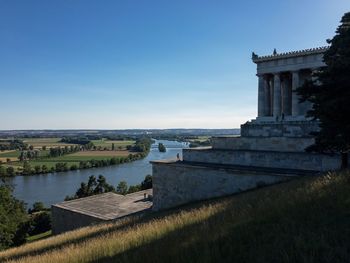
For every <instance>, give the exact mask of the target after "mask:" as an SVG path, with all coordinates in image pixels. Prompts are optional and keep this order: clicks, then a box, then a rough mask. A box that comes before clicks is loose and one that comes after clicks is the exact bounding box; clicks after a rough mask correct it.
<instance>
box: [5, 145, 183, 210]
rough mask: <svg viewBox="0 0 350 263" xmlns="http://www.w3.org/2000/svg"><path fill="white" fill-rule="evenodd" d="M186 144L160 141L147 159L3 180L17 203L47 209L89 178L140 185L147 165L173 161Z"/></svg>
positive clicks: (74, 190)
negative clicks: (41, 205)
mask: <svg viewBox="0 0 350 263" xmlns="http://www.w3.org/2000/svg"><path fill="white" fill-rule="evenodd" d="M159 142H162V143H163V144H164V145H165V146H166V148H167V151H166V152H165V153H160V152H159V151H158V143H159ZM187 147H188V145H187V144H185V143H178V142H174V141H166V140H160V141H155V143H153V144H152V145H151V149H150V151H149V153H148V154H147V156H145V157H144V158H142V159H138V160H136V161H132V162H128V163H121V164H118V165H110V166H104V167H95V168H90V169H81V170H74V171H67V172H59V173H56V172H54V173H49V174H38V175H31V176H15V177H10V178H7V179H6V180H7V181H8V182H9V183H10V184H12V185H14V195H15V196H16V198H18V199H19V200H23V201H24V202H26V203H27V206H28V207H30V206H32V205H33V203H35V202H37V201H40V202H43V203H44V204H45V206H47V207H49V206H51V204H55V203H58V202H61V201H63V200H64V198H65V196H67V195H73V194H74V193H75V192H76V190H77V189H78V188H79V187H80V183H81V182H86V181H87V180H88V179H89V176H90V175H95V176H98V175H103V176H104V177H105V178H106V180H107V182H109V183H110V184H112V185H113V186H115V187H116V186H117V185H118V184H119V182H120V181H125V182H126V183H127V184H128V185H137V184H140V183H141V182H142V181H143V180H144V178H145V176H146V175H148V174H152V167H151V165H150V163H149V162H150V161H152V160H160V159H172V158H173V159H174V158H176V156H177V154H180V156H181V153H182V149H183V148H187Z"/></svg>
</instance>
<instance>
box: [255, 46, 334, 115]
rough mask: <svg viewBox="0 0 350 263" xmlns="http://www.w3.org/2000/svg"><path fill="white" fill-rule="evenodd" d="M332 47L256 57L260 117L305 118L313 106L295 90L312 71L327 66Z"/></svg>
mask: <svg viewBox="0 0 350 263" xmlns="http://www.w3.org/2000/svg"><path fill="white" fill-rule="evenodd" d="M327 48H328V47H320V48H313V49H307V50H301V51H294V52H288V53H281V54H277V52H276V51H274V53H273V54H272V55H269V56H261V57H260V56H258V55H256V54H254V53H253V55H252V60H253V62H254V63H256V64H257V76H258V78H259V82H258V83H259V84H258V119H261V120H272V119H275V120H276V119H277V120H278V119H279V118H285V119H287V120H288V119H289V120H297V119H303V118H304V116H305V114H306V112H307V111H308V110H309V109H310V106H311V105H310V104H309V103H299V98H298V95H297V94H296V92H295V90H296V89H297V88H298V87H300V86H301V85H302V84H303V83H304V81H305V80H308V79H311V78H312V73H313V72H314V71H317V70H318V69H319V68H321V67H324V66H325V64H324V62H323V53H324V51H325V50H327Z"/></svg>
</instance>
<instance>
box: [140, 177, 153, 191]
mask: <svg viewBox="0 0 350 263" xmlns="http://www.w3.org/2000/svg"><path fill="white" fill-rule="evenodd" d="M151 188H152V175H150V174H148V175H146V177H145V180H143V181H142V183H141V189H142V190H146V189H151Z"/></svg>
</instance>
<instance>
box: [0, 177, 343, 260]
mask: <svg viewBox="0 0 350 263" xmlns="http://www.w3.org/2000/svg"><path fill="white" fill-rule="evenodd" d="M6 259H9V260H16V259H17V260H18V261H19V262H38V263H39V262H43V263H44V262H50V263H54V262H60V263H64V262H143V263H145V262H167V263H169V262H239V263H242V262H266V263H273V262H293V263H294V262H305V263H306V262H315V263H316V262H317V263H320V262H349V259H350V173H343V174H341V175H335V174H330V175H327V176H323V177H320V178H302V179H298V180H294V181H291V182H288V183H284V184H279V185H275V186H271V187H266V188H261V189H259V190H256V191H251V192H246V193H243V194H240V195H236V196H231V197H227V198H220V199H217V200H212V201H207V202H201V203H197V204H192V205H188V206H185V207H182V208H181V209H175V210H170V211H166V212H161V213H157V214H153V215H149V216H148V217H147V218H143V219H141V218H138V217H134V218H131V219H128V220H124V221H121V222H118V223H114V224H107V225H101V226H95V227H88V228H83V229H80V230H77V231H72V232H68V233H65V234H62V235H59V236H56V237H51V238H47V239H44V240H40V241H37V242H33V243H30V244H27V245H25V246H22V247H19V248H14V249H11V250H7V251H4V252H0V261H4V260H6Z"/></svg>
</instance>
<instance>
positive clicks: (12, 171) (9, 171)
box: [6, 166, 15, 176]
mask: <svg viewBox="0 0 350 263" xmlns="http://www.w3.org/2000/svg"><path fill="white" fill-rule="evenodd" d="M6 173H7V176H15V168H13V167H12V166H9V167H7V169H6Z"/></svg>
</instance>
